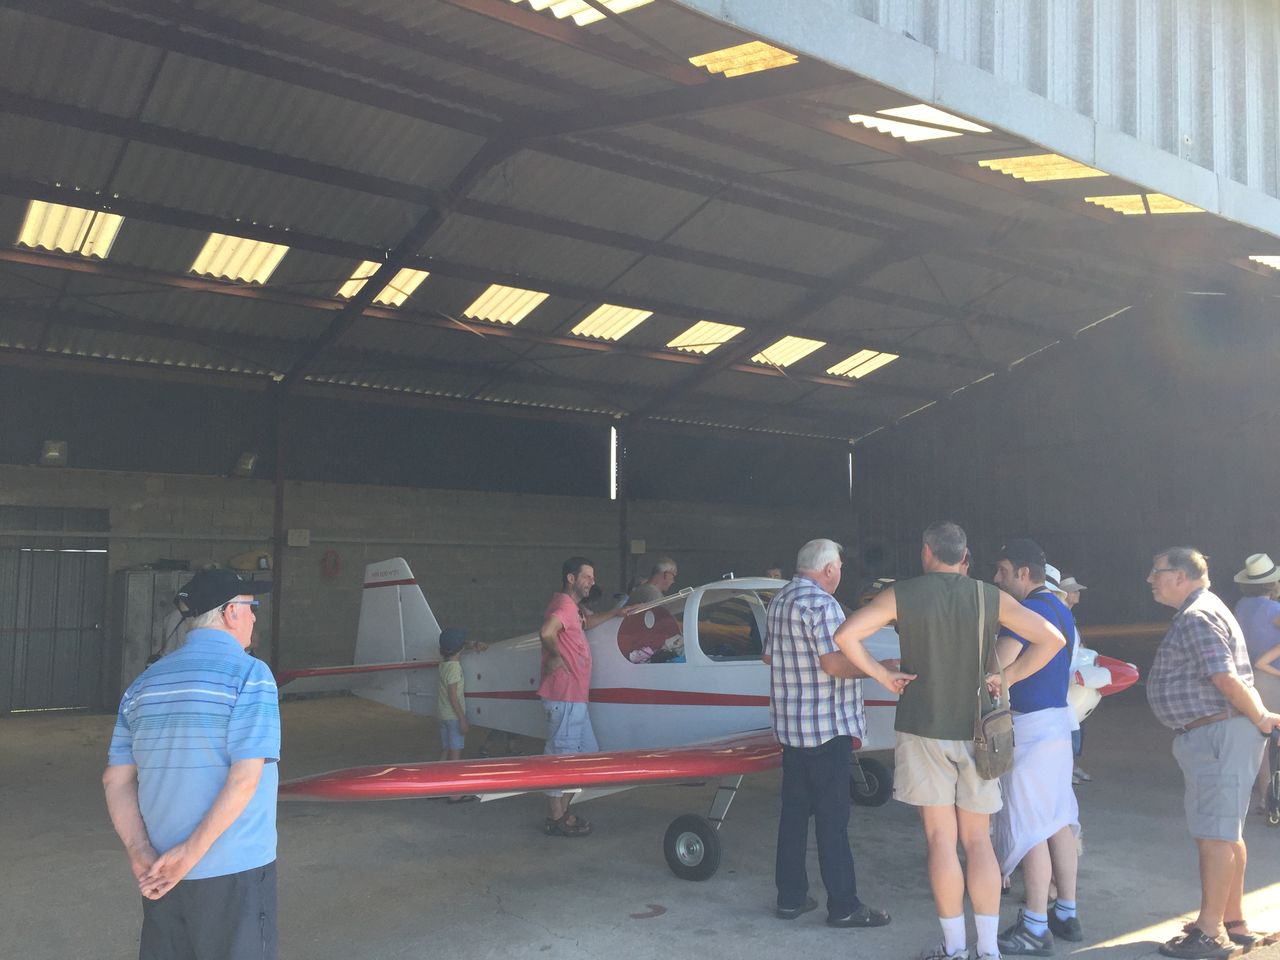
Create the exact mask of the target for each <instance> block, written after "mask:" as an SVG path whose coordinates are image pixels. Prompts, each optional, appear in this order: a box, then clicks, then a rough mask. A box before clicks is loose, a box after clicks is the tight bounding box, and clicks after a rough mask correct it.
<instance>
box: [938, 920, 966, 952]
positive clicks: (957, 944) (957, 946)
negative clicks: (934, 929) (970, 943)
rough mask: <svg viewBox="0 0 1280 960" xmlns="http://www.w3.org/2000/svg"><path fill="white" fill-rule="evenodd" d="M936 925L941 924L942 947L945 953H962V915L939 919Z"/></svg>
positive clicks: (963, 947) (963, 943)
mask: <svg viewBox="0 0 1280 960" xmlns="http://www.w3.org/2000/svg"><path fill="white" fill-rule="evenodd" d="M938 923H940V924H942V947H943V949H944V950H946V951H947V953H961V952H963V951H964V949H965V946H966V943H965V932H964V914H963V913H962V914H960V916H958V917H939V918H938Z"/></svg>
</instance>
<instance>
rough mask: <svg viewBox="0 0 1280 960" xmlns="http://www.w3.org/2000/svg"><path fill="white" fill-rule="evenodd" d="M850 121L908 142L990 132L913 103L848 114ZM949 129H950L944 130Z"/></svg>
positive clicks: (939, 111) (966, 121)
mask: <svg viewBox="0 0 1280 960" xmlns="http://www.w3.org/2000/svg"><path fill="white" fill-rule="evenodd" d="M911 120H916V121H919V122H918V123H911V122H909V121H911ZM849 122H850V123H857V124H861V125H862V126H864V127H869V128H870V129H872V130H878V131H880V132H881V133H887V134H889V136H891V137H898V138H900V139H902V140H906V141H907V142H908V143H916V142H917V141H920V140H943V139H946V138H947V137H960V136H963V135H964V134H965V133H966V132H968V133H990V132H991V128H990V127H984V126H982V125H980V124H977V123H974V122H973V121H972V120H965V119H964V118H963V117H957V116H955V114H951V113H947V112H946V111H945V110H939V109H938V108H937V107H931V106H929V105H928V104H927V103H915V104H911V105H910V106H906V107H889V108H888V109H885V110H877V111H876V112H875V115H874V116H873V115H871V114H867V113H851V114H849ZM945 127H950V128H951V129H949V130H948V129H943V128H945Z"/></svg>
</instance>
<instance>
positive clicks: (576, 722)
mask: <svg viewBox="0 0 1280 960" xmlns="http://www.w3.org/2000/svg"><path fill="white" fill-rule="evenodd" d="M542 710H543V713H545V714H546V717H547V745H546V747H544V748H543V751H542V752H543V753H552V754H567V753H595V752H596V751H597V750H599V749H600V747H599V746H598V745H597V744H596V734H595V731H594V730H592V729H591V716H590V715H589V714H588V713H587V705H586V704H585V703H578V702H577V701H572V700H543V701H542ZM563 793H564V791H563V790H548V791H546V794H547V796H549V797H558V796H561V795H562V794H563Z"/></svg>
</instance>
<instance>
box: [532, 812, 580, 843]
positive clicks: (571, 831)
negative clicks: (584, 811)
mask: <svg viewBox="0 0 1280 960" xmlns="http://www.w3.org/2000/svg"><path fill="white" fill-rule="evenodd" d="M542 829H543V831H544V832H545V833H546V835H547V836H549V837H585V836H587V835H588V834H589V833H591V823H590V821H587V820H583V819H582V818H581V817H578V816H575V815H574V814H572V813H566V814H565V815H564V816H563V817H561V818H560V819H559V820H556V819H555V818H554V817H547V822H546V823H545V824H543V826H542Z"/></svg>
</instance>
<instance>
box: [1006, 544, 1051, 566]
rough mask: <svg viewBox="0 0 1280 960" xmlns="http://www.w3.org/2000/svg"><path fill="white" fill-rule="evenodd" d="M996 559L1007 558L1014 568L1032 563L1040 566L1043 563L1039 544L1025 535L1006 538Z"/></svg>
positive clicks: (1043, 559)
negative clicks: (1014, 538) (1011, 538)
mask: <svg viewBox="0 0 1280 960" xmlns="http://www.w3.org/2000/svg"><path fill="white" fill-rule="evenodd" d="M996 559H997V560H1008V561H1009V562H1010V563H1012V564H1013V566H1014V568H1015V569H1016V568H1017V567H1026V566H1030V565H1031V564H1033V563H1034V564H1039V565H1040V566H1044V564H1045V558H1044V551H1043V550H1041V549H1040V544H1038V543H1036V542H1035V541H1034V540H1028V539H1026V538H1025V537H1022V538H1019V539H1016V540H1006V541H1005V544H1004V546H1002V547H1001V548H1000V555H999V556H998V557H996Z"/></svg>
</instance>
